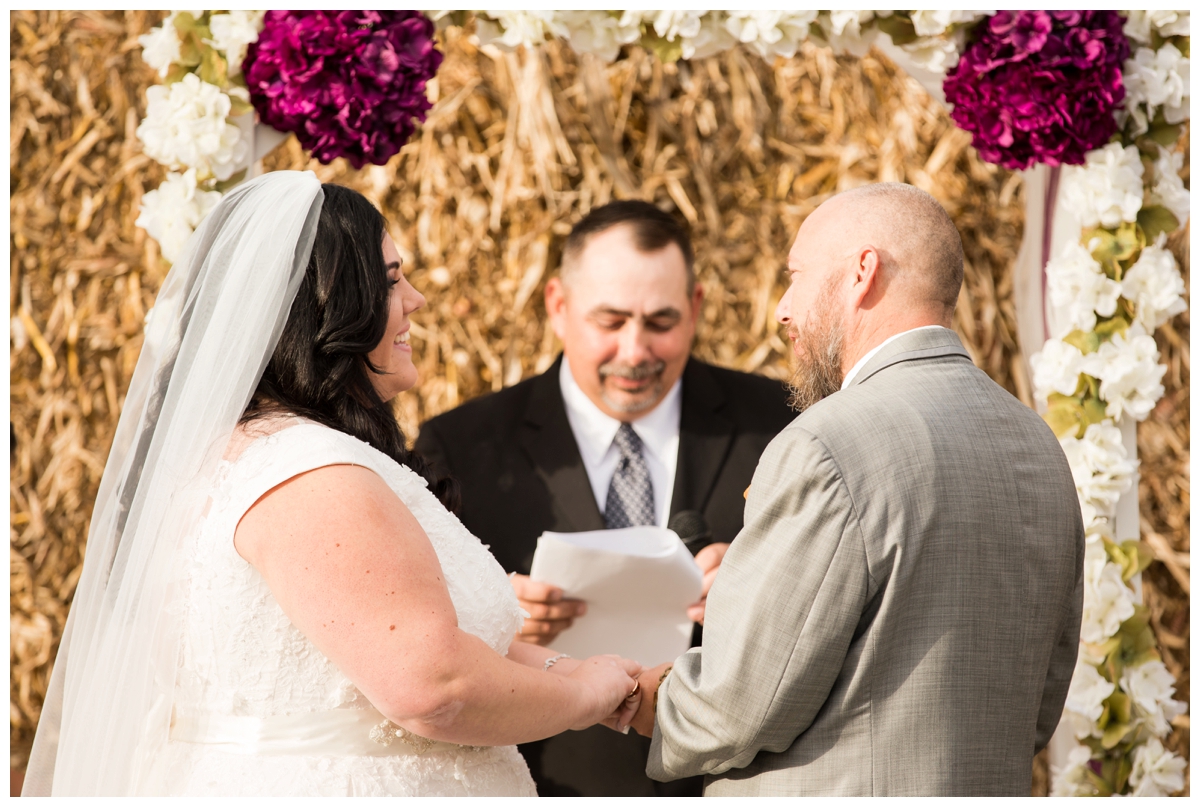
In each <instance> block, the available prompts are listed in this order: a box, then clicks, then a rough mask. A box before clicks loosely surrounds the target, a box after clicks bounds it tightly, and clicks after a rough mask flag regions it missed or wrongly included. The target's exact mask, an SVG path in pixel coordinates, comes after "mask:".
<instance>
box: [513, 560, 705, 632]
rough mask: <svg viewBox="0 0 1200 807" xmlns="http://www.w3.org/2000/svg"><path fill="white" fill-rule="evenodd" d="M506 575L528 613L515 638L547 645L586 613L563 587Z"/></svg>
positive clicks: (584, 604)
mask: <svg viewBox="0 0 1200 807" xmlns="http://www.w3.org/2000/svg"><path fill="white" fill-rule="evenodd" d="M508 579H509V580H511V581H512V587H513V590H514V591H515V592H516V593H517V600H518V602H520V604H521V607H522V608H524V609H525V610H526V611H527V612H528V613H529V618H528V619H526V620H525V624H524V625H522V626H521V632H520V633H518V634H517V640H518V641H522V642H532V643H533V644H540V645H543V646H545V645H548V644H550V643H551V642H553V641H554V639H555V637H557V636H558V634H560V633H562V632H563V631H564V630H566V629H567V628H569V627H571V625H573V624H574V623H575V620H576V619H577V618H578V617H581V616H583V615H584V614H586V613H587V603H585V602H584V601H583V600H570V599H566V598H565V597H563V590H562V589H561V588H558V587H557V586H552V585H550V584H549V583H539V582H538V581H536V580H530V579H529V577H528V576H527V575H523V574H515V573H514V574H510V575H509V576H508ZM707 591H708V589H707V588H705V592H706V593H707Z"/></svg>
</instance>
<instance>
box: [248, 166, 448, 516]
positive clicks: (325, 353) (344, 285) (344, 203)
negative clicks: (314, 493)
mask: <svg viewBox="0 0 1200 807" xmlns="http://www.w3.org/2000/svg"><path fill="white" fill-rule="evenodd" d="M321 187H322V189H323V190H324V191H325V201H324V202H323V203H322V205H321V215H320V218H319V220H318V222H317V235H316V239H315V241H314V243H313V248H312V255H311V256H310V257H309V259H308V267H307V269H306V270H305V272H304V279H303V280H302V281H301V282H300V289H299V291H297V292H296V299H295V301H294V302H293V303H292V309H291V312H290V313H289V314H288V320H287V324H286V325H284V327H283V333H282V335H281V336H280V337H279V344H278V345H276V347H275V352H274V353H272V354H271V358H270V360H269V361H268V362H267V368H266V370H265V371H264V372H263V376H262V380H261V381H259V382H258V387H257V389H255V391H254V395H253V397H252V398H251V399H250V405H249V406H247V407H246V411H245V412H244V413H243V414H242V418H241V422H242V423H246V422H248V421H251V420H255V419H257V418H260V417H266V416H269V415H275V414H281V413H291V414H294V415H300V416H301V417H305V418H308V419H309V420H314V421H316V422H317V423H321V424H324V425H326V426H329V427H330V428H332V429H337V430H338V431H341V432H345V433H346V434H349V435H352V436H354V437H357V438H358V439H360V440H362V441H363V442H365V443H367V444H369V445H371V446H372V447H374V448H376V449H378V450H379V451H382V452H383V453H384V454H387V455H388V456H389V457H391V458H392V459H394V460H395V461H396V462H398V463H400V464H401V465H407V466H408V467H409V468H411V469H412V470H413V471H415V472H416V473H417V474H418V475H419V476H422V477H424V478H425V479H426V480H428V482H429V486H430V489H431V490H432V491H433V493H434V495H435V496H437V497H438V499H440V500H441V501H442V503H443V504H445V505H446V507H447V508H449V509H451V510H457V509H458V505H459V490H458V483H457V482H455V481H454V480H453V479H450V478H445V479H440V480H439V479H437V478H435V476H434V474H433V472H432V470H431V469H430V467H429V465H428V464H427V463H426V462H425V460H424V459H422V458H421V456H420V455H419V454H417V453H415V452H413V451H410V450H409V449H408V447H407V446H406V445H405V440H404V434H403V433H402V432H401V431H400V424H399V423H397V422H396V417H395V415H394V414H393V412H392V408H391V406H389V405H388V403H387V402H386V401H384V400H383V399H382V398H381V397H380V396H379V393H378V392H376V391H375V387H374V385H372V384H371V379H370V375H369V374H370V373H372V372H378V368H376V367H375V366H374V365H373V364H372V363H371V361H370V359H368V358H367V354H368V353H370V352H371V351H372V350H374V349H375V347H376V346H377V345H378V344H379V342H380V340H382V339H383V335H384V333H385V332H386V331H387V322H388V291H389V282H388V276H387V266H386V265H385V264H384V262H383V246H382V244H383V234H384V227H385V222H384V218H383V215H382V214H381V213H380V212H379V211H378V210H376V209H375V206H374V205H372V204H371V203H370V202H369V201H367V199H366V198H365V197H364V196H363V195H362V194H360V193H358V192H356V191H352V190H350V189H349V188H344V187H342V186H340V185H331V184H328V183H326V184H324V185H322V186H321Z"/></svg>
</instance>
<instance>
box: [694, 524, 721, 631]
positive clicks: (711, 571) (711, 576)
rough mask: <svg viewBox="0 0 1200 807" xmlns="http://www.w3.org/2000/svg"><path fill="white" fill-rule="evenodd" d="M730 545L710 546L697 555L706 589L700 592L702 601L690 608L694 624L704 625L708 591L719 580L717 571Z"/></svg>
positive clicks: (697, 563)
mask: <svg viewBox="0 0 1200 807" xmlns="http://www.w3.org/2000/svg"><path fill="white" fill-rule="evenodd" d="M728 550H729V544H709V545H708V546H706V547H704V548H703V549H701V550H700V551H699V552H697V553H696V565H697V566H699V567H700V571H701V572H702V573H703V574H704V588H702V589H701V590H700V599H699V600H697V601H696V602H694V603H692V604H691V605H689V606H688V611H687V614H688V618H689V619H691V620H692V621H693V622H699V623H700V624H701V625H703V624H704V606H705V604H706V603H707V602H708V590H709V589H710V588H712V584H713V581H714V580H716V579H717V569H719V568H720V567H721V561H722V560H724V559H725V553H726V552H727V551H728Z"/></svg>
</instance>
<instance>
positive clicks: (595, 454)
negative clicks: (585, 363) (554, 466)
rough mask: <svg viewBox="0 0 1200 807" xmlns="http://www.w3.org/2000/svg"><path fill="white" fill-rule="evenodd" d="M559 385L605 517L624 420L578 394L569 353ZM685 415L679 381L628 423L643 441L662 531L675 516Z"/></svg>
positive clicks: (618, 455) (644, 454) (560, 373)
mask: <svg viewBox="0 0 1200 807" xmlns="http://www.w3.org/2000/svg"><path fill="white" fill-rule="evenodd" d="M558 383H559V387H560V388H561V389H562V397H563V403H564V404H565V405H566V408H567V421H568V422H569V423H570V424H571V431H572V433H574V435H575V444H576V445H578V446H579V456H580V457H582V458H583V467H584V470H586V471H587V476H588V481H589V482H591V483H592V495H593V496H595V497H596V506H597V507H598V508H600V512H601V514H603V513H604V507H605V505H607V504H608V486H609V484H611V482H612V478H613V474H615V473H616V472H617V465H618V464H619V463H620V461H621V452H620V450H619V449H618V448H617V446H616V445H615V444H614V443H613V439H614V438H615V437H616V436H617V430H618V429H620V428H621V421H619V420H616V419H615V418H610V417H609V416H608V415H606V414H604V413H603V412H601V411H600V408H599V407H598V406H596V405H595V404H594V403H592V401H591V399H590V398H588V396H587V394H586V393H585V392H584V391H583V390H582V389H580V387H579V384H578V382H576V381H575V376H574V375H573V374H572V373H571V365H570V364H568V363H567V357H566V355H565V354H564V355H563V360H562V368H561V370H560V371H559V374H558ZM682 411H683V379H679V380H678V381H676V382H675V385H674V386H672V387H671V390H670V392H668V393H667V394H666V396H665V397H664V398H663V399H662V400H661V401H659V403H658V406H656V407H654V408H653V409H651V410H650V411H649V412H647V413H646V414H645V415H642V416H641V417H640V418H638V419H637V420H635V421H632V422H631V423H630V424H629V425H630V426H632V427H633V431H634V433H635V434H637V436H638V437H640V438H641V440H642V449H643V450H642V456H643V457H645V458H646V467H647V468H648V469H649V471H650V486H651V487H652V488H653V489H654V513H655V518H656V521H655V523H656V524H657V525H658V526H660V527H665V526H667V516H668V515H669V514H670V512H671V494H672V493H673V492H674V490H675V467H676V465H677V464H678V462H679V418H680V414H681V413H682Z"/></svg>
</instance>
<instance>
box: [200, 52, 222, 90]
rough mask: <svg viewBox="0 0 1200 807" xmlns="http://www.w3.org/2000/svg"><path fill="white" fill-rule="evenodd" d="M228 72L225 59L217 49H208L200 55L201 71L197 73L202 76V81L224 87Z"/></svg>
mask: <svg viewBox="0 0 1200 807" xmlns="http://www.w3.org/2000/svg"><path fill="white" fill-rule="evenodd" d="M228 70H229V68H228V65H226V63H225V59H223V58H222V57H221V54H219V53H217V50H216V48H208V47H206V48H205V49H204V51H203V52H202V53H201V55H200V69H199V70H197V71H196V73H197V74H198V75H199V76H200V80H201V81H207V82H208V83H209V84H215V85H216V86H218V87H224V86H225V78H226V75H227V73H228Z"/></svg>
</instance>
